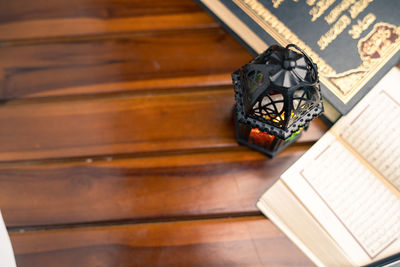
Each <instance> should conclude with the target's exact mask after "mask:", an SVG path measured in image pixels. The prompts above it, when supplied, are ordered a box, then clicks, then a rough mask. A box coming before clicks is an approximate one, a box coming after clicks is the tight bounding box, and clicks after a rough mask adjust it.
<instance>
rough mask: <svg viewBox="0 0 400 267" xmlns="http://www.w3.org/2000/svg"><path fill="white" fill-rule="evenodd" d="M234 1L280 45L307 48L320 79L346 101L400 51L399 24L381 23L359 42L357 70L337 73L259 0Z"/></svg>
mask: <svg viewBox="0 0 400 267" xmlns="http://www.w3.org/2000/svg"><path fill="white" fill-rule="evenodd" d="M233 2H234V3H235V4H236V5H237V6H238V7H239V8H240V9H242V10H243V11H244V12H245V13H246V14H247V15H248V16H250V17H251V18H252V19H253V20H254V21H255V22H256V23H257V24H258V25H260V26H261V27H262V28H263V29H264V30H265V31H266V32H267V33H268V34H270V35H271V36H272V37H273V38H274V39H275V40H276V41H277V42H278V43H279V44H280V45H282V46H286V45H288V44H289V43H294V44H296V45H298V46H299V47H301V48H302V49H304V50H305V51H306V53H307V54H309V55H310V56H311V58H312V59H313V61H314V62H315V63H317V65H318V69H319V72H320V80H321V82H322V83H323V84H324V85H325V86H327V87H328V89H329V90H330V91H331V92H332V93H333V94H335V96H336V97H338V98H339V99H340V100H341V101H342V102H343V103H345V104H346V103H347V102H348V101H349V100H350V99H351V98H352V97H353V96H354V95H355V94H357V92H358V91H359V90H360V89H361V88H362V87H363V86H364V85H365V84H366V83H367V82H368V81H369V80H370V79H371V78H372V77H373V76H374V75H375V74H376V73H377V72H378V71H379V70H380V69H381V68H382V67H383V66H384V65H385V64H386V63H387V62H388V61H389V60H390V59H391V58H392V57H393V56H394V55H395V54H396V53H397V52H398V51H399V50H400V27H399V26H395V25H392V24H389V23H385V22H378V23H376V24H375V25H374V27H373V29H372V30H371V31H370V32H369V33H368V34H367V35H366V36H365V37H364V38H361V39H360V40H359V41H358V53H359V55H360V58H361V61H362V63H361V64H360V65H359V66H357V67H356V68H354V69H350V70H347V71H345V72H341V73H337V72H336V71H335V70H334V69H333V68H332V67H331V66H330V65H329V64H328V63H326V62H325V61H324V60H323V59H322V58H321V57H320V56H319V55H318V54H317V53H316V52H314V51H313V50H312V49H311V48H310V47H309V46H308V45H307V44H306V43H304V42H303V41H302V40H301V39H300V38H299V37H298V36H297V35H296V34H295V33H293V32H292V31H291V30H290V29H289V28H288V27H286V25H285V24H284V23H282V22H281V21H280V20H279V19H278V18H277V17H276V16H274V15H273V14H272V13H271V12H270V11H269V10H268V9H266V8H265V7H264V5H262V4H261V3H260V2H259V1H257V0H233Z"/></svg>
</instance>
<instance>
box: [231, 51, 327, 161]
mask: <svg viewBox="0 0 400 267" xmlns="http://www.w3.org/2000/svg"><path fill="white" fill-rule="evenodd" d="M293 49H295V50H297V51H295V50H293ZM299 52H300V53H299ZM232 80H233V84H234V88H235V99H236V105H235V112H234V115H235V128H236V137H237V140H238V142H239V144H243V145H246V146H249V147H251V148H254V149H256V150H258V151H261V152H263V153H265V154H267V155H269V156H270V157H273V156H275V155H276V154H277V153H279V152H280V151H281V150H282V149H284V148H285V147H287V146H288V145H289V144H291V143H292V142H294V141H295V140H297V139H298V138H299V137H300V135H301V132H302V130H303V129H307V127H308V125H309V123H310V121H311V120H312V119H313V118H315V117H316V116H318V115H320V114H321V113H322V112H323V110H324V107H323V104H322V101H321V91H320V87H319V81H318V71H317V66H316V64H314V63H313V62H312V60H311V59H310V58H309V57H308V55H307V54H306V53H305V52H304V51H303V50H301V49H300V48H298V47H297V46H296V45H293V44H290V45H288V46H286V47H285V48H284V47H281V46H278V45H273V46H271V47H270V48H268V49H267V50H266V51H265V52H263V53H262V54H260V55H259V56H257V57H256V58H255V59H253V60H252V61H251V62H250V63H249V64H246V65H244V66H242V67H241V68H240V69H239V70H237V71H235V72H234V73H232Z"/></svg>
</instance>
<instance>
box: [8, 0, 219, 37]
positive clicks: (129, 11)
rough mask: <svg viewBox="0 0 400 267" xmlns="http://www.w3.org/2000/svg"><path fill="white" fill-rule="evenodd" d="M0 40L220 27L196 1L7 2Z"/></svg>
mask: <svg viewBox="0 0 400 267" xmlns="http://www.w3.org/2000/svg"><path fill="white" fill-rule="evenodd" d="M0 18H1V19H0V42H1V41H3V42H4V41H11V40H12V41H15V40H18V39H33V38H36V39H38V38H40V39H43V38H49V37H53V38H54V37H63V38H65V37H74V36H82V35H85V36H88V35H102V34H116V33H137V32H144V31H157V30H166V29H183V28H201V27H217V23H216V22H215V21H213V20H212V19H211V17H209V16H208V15H207V14H206V13H205V12H204V11H203V10H202V9H201V8H200V7H199V6H197V5H196V3H194V1H191V0H153V1H140V0H130V1H128V0H80V1H79V2H77V1H64V0H53V1H51V2H49V1H45V0H38V1H21V0H20V1H2V3H1V5H0Z"/></svg>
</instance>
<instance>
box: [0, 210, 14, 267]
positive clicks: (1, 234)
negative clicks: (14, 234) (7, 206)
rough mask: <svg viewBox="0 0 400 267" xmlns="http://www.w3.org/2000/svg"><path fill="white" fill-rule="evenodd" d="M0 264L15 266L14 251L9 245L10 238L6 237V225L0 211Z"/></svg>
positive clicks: (7, 266) (4, 266)
mask: <svg viewBox="0 0 400 267" xmlns="http://www.w3.org/2000/svg"><path fill="white" fill-rule="evenodd" d="M0 266H2V267H16V264H15V259H14V252H13V249H12V247H11V242H10V238H9V237H8V233H7V229H6V226H5V225H4V221H3V217H2V215H1V212H0Z"/></svg>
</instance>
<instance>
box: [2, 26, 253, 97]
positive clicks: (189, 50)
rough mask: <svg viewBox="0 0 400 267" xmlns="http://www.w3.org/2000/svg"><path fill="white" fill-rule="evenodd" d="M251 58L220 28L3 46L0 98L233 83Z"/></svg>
mask: <svg viewBox="0 0 400 267" xmlns="http://www.w3.org/2000/svg"><path fill="white" fill-rule="evenodd" d="M250 59H251V56H250V54H249V53H247V52H246V51H245V50H244V48H242V47H241V46H240V45H239V44H238V43H237V42H236V41H235V40H234V39H233V38H232V37H231V36H229V35H228V34H227V33H225V32H224V31H222V30H221V29H218V28H217V29H202V30H183V31H173V32H163V33H149V34H145V35H139V36H134V37H121V38H113V39H98V40H82V41H74V42H67V43H50V44H27V45H21V46H16V47H2V48H0V85H1V87H0V88H1V99H3V100H4V99H14V98H21V97H29V96H47V95H53V96H54V95H65V94H79V95H84V94H93V93H96V92H102V93H104V92H116V91H117V92H118V91H119V92H120V91H127V90H135V89H142V90H143V89H146V88H147V89H148V88H151V87H152V84H154V87H155V88H160V86H161V84H165V87H167V88H170V86H171V83H172V85H173V84H179V83H180V82H183V84H182V85H180V86H184V85H185V83H186V84H187V83H191V84H194V83H195V82H197V84H196V86H199V87H201V86H202V85H204V84H210V83H211V84H220V83H221V79H222V80H223V81H222V82H223V83H224V84H230V83H231V78H230V73H231V72H232V71H234V70H235V69H236V68H238V67H240V66H241V65H243V64H245V63H246V62H248V61H249V60H250ZM221 75H222V76H223V77H221ZM174 79H176V80H174ZM203 80H204V82H203ZM141 83H143V84H144V86H143V87H142V86H141ZM97 90H98V91H97Z"/></svg>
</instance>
